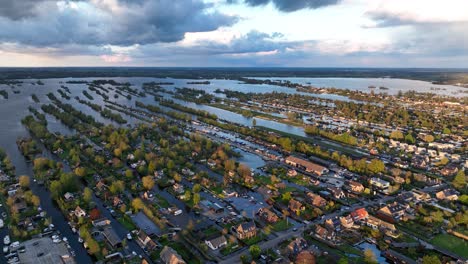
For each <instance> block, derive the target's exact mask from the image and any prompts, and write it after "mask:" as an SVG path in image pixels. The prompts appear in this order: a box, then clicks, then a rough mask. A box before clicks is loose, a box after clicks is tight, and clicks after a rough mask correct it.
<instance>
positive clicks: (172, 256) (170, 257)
mask: <svg viewBox="0 0 468 264" xmlns="http://www.w3.org/2000/svg"><path fill="white" fill-rule="evenodd" d="M159 258H160V259H161V260H162V261H163V262H164V263H165V264H185V263H186V262H185V261H184V259H183V258H182V257H181V256H180V255H179V254H178V253H177V251H175V250H174V249H172V248H171V247H168V246H165V247H164V248H163V249H162V251H161V253H160V254H159Z"/></svg>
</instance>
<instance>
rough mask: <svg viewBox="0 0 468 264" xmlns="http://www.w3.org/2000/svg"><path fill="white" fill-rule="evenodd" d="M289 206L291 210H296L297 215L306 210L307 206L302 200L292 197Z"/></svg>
mask: <svg viewBox="0 0 468 264" xmlns="http://www.w3.org/2000/svg"><path fill="white" fill-rule="evenodd" d="M288 208H289V210H290V211H291V212H294V213H295V214H296V215H300V214H301V212H302V211H304V210H305V206H304V205H302V203H301V202H299V201H297V200H294V199H291V200H289V205H288Z"/></svg>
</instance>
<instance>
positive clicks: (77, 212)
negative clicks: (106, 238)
mask: <svg viewBox="0 0 468 264" xmlns="http://www.w3.org/2000/svg"><path fill="white" fill-rule="evenodd" d="M73 213H74V214H75V216H76V217H85V216H86V212H85V211H84V210H83V209H81V207H80V206H79V205H78V206H77V207H76V208H75V211H73Z"/></svg>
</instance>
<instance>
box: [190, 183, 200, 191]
mask: <svg viewBox="0 0 468 264" xmlns="http://www.w3.org/2000/svg"><path fill="white" fill-rule="evenodd" d="M192 190H193V192H194V193H199V192H200V191H201V185H200V184H199V183H196V184H195V185H193V188H192Z"/></svg>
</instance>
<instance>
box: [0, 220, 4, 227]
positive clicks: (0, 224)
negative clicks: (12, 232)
mask: <svg viewBox="0 0 468 264" xmlns="http://www.w3.org/2000/svg"><path fill="white" fill-rule="evenodd" d="M3 225H4V223H3V219H0V228H3Z"/></svg>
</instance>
